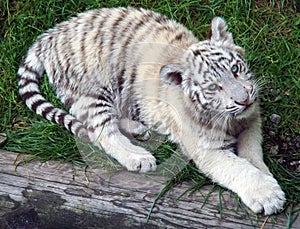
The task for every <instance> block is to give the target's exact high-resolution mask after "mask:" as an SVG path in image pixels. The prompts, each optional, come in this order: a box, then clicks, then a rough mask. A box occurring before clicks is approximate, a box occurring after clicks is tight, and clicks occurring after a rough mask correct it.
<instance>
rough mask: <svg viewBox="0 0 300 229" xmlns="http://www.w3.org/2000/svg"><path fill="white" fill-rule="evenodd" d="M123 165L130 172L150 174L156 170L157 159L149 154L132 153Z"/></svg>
mask: <svg viewBox="0 0 300 229" xmlns="http://www.w3.org/2000/svg"><path fill="white" fill-rule="evenodd" d="M122 164H123V165H124V166H125V167H126V168H127V169H128V170H129V171H138V172H149V171H155V170H156V159H155V157H154V156H153V155H152V154H151V153H149V152H147V153H130V154H128V155H127V158H126V159H124V160H123V161H122Z"/></svg>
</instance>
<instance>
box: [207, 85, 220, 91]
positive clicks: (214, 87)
mask: <svg viewBox="0 0 300 229" xmlns="http://www.w3.org/2000/svg"><path fill="white" fill-rule="evenodd" d="M218 88H219V86H218V85H217V84H215V83H213V84H211V85H209V86H208V90H210V91H216V90H217V89H218Z"/></svg>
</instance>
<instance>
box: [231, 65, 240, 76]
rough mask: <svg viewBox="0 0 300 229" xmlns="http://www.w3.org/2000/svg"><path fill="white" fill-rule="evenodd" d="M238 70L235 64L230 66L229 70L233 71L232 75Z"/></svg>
mask: <svg viewBox="0 0 300 229" xmlns="http://www.w3.org/2000/svg"><path fill="white" fill-rule="evenodd" d="M238 71H239V67H238V66H237V65H236V64H235V65H233V66H232V67H231V72H232V73H233V75H236V74H237V73H238Z"/></svg>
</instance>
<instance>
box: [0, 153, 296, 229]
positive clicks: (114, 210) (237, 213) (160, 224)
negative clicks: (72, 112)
mask: <svg viewBox="0 0 300 229" xmlns="http://www.w3.org/2000/svg"><path fill="white" fill-rule="evenodd" d="M23 157H24V155H19V154H16V153H12V152H7V151H0V217H1V220H0V222H2V223H1V225H2V226H1V225H0V228H244V229H247V228H251V229H253V228H287V224H288V219H287V216H285V215H284V214H281V215H277V216H272V217H265V216H256V215H253V214H252V213H251V212H250V211H249V212H247V211H243V210H242V208H239V207H238V206H239V204H238V202H237V201H236V199H235V197H234V195H233V194H231V193H230V192H229V191H223V192H222V193H220V192H213V193H211V194H210V196H209V197H208V199H207V194H208V193H209V192H210V188H211V186H205V187H203V188H201V189H200V190H199V191H197V192H195V193H193V194H189V195H184V196H183V197H182V198H180V200H177V198H178V196H179V195H180V194H182V193H183V192H184V191H185V190H187V189H188V188H189V187H190V185H191V184H189V183H184V184H182V185H180V186H177V187H175V188H174V189H172V190H171V191H170V192H168V193H167V194H166V195H165V196H163V197H162V198H161V199H160V200H159V201H158V202H157V204H156V205H155V207H154V209H153V212H152V214H151V217H150V220H149V222H148V223H147V222H146V218H147V215H148V213H149V209H150V207H151V205H152V203H153V201H154V199H155V198H156V196H157V194H158V193H159V191H160V190H161V189H162V188H163V187H164V184H163V180H164V178H163V177H155V179H153V177H150V178H149V177H146V176H143V175H141V174H137V173H131V172H127V171H122V172H119V173H115V174H113V175H112V174H109V173H108V172H107V171H105V170H104V169H89V168H87V169H86V168H82V167H79V166H74V165H72V164H68V163H60V162H57V161H47V162H45V163H42V162H38V161H34V162H30V163H26V164H23V165H20V166H17V167H16V166H15V164H16V163H15V162H16V161H20V160H21V159H22V158H23ZM220 199H221V200H222V201H221V203H222V204H220ZM205 202H206V204H204V205H203V203H205ZM221 208H222V215H220V209H221ZM14 216H15V217H17V221H18V220H19V221H20V219H24V218H25V220H23V221H21V222H16V219H14ZM37 218H38V220H37ZM13 219H14V220H13ZM30 220H37V223H36V225H35V226H33V225H32V224H30V223H32V222H30ZM24 221H26V222H27V224H26V222H25V223H24ZM10 224H14V225H15V226H14V227H11V225H10ZM18 224H19V225H20V224H22V225H23V226H18ZM25 224H26V225H27V227H26V226H24V225H25ZM28 225H30V226H28ZM291 228H300V220H299V219H297V220H296V221H295V222H294V223H293V226H292V227H291Z"/></svg>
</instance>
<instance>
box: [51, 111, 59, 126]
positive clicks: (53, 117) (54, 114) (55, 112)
mask: <svg viewBox="0 0 300 229" xmlns="http://www.w3.org/2000/svg"><path fill="white" fill-rule="evenodd" d="M57 112H58V110H55V111H54V112H53V116H52V118H51V121H52V122H55V123H56V120H55V117H56V114H57Z"/></svg>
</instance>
